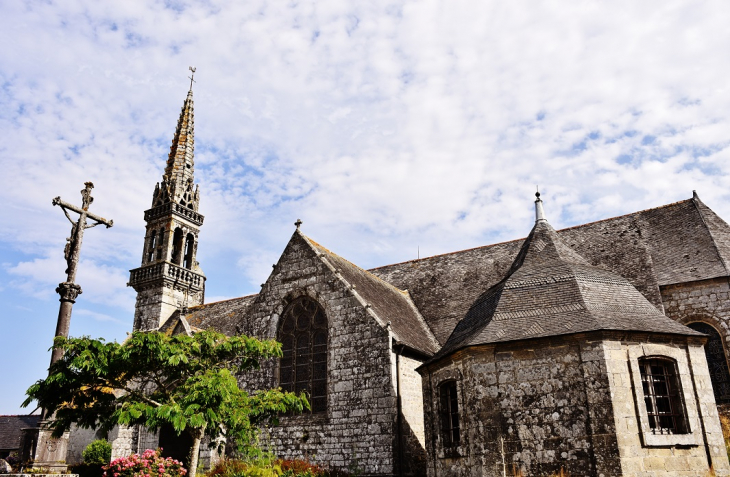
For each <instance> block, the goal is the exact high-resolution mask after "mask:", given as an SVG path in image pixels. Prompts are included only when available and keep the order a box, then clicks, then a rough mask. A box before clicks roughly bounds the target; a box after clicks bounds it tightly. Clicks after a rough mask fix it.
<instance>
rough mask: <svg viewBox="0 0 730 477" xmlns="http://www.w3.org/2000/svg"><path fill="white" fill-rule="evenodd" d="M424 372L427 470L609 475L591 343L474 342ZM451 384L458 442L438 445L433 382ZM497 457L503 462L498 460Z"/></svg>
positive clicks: (609, 446) (601, 369)
mask: <svg viewBox="0 0 730 477" xmlns="http://www.w3.org/2000/svg"><path fill="white" fill-rule="evenodd" d="M434 366H435V367H430V368H429V369H428V370H424V371H423V374H424V394H425V396H426V398H425V407H426V409H425V411H426V419H427V425H426V442H427V450H428V452H429V454H430V455H429V457H430V467H429V469H428V475H431V476H436V475H438V476H447V475H448V476H451V475H453V476H466V475H484V476H502V475H503V471H506V472H507V475H514V473H515V472H516V471H521V472H523V473H524V475H551V474H553V473H558V472H560V471H561V470H563V471H566V472H567V473H568V475H599V474H604V475H616V474H617V470H618V468H619V462H618V459H617V455H616V443H615V438H612V435H613V434H614V432H615V431H614V428H613V416H612V414H611V408H610V405H607V404H606V402H607V401H610V394H609V393H608V380H607V379H606V375H605V366H604V365H603V353H602V349H601V347H600V345H599V344H598V343H591V342H584V343H581V342H577V341H574V340H573V341H571V340H569V339H567V340H565V341H563V340H560V339H553V340H542V341H539V342H537V341H536V342H532V343H530V342H525V343H523V344H520V345H519V346H515V347H510V346H508V345H500V346H498V347H495V346H482V347H474V348H470V349H467V350H464V351H461V352H457V353H455V354H454V355H452V356H451V357H450V358H449V359H444V360H442V361H441V362H440V363H439V365H438V366H436V365H434ZM449 380H454V381H455V382H456V383H457V395H458V403H459V417H460V426H461V441H460V444H459V446H458V447H455V448H448V447H446V446H444V443H443V440H442V436H441V432H440V431H439V426H440V424H439V423H440V416H439V408H440V404H439V386H440V384H441V383H443V382H446V381H449ZM503 463H504V465H503Z"/></svg>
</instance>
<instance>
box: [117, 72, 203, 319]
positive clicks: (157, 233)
mask: <svg viewBox="0 0 730 477" xmlns="http://www.w3.org/2000/svg"><path fill="white" fill-rule="evenodd" d="M190 71H192V72H193V73H195V69H194V68H192V67H191V68H190ZM193 81H194V80H193V79H192V76H191V77H190V90H189V91H188V95H187V98H185V102H184V103H183V107H182V111H181V112H180V118H179V119H178V121H177V129H176V130H175V136H174V137H173V139H172V146H171V147H170V155H169V156H168V158H167V164H166V166H165V172H164V174H163V175H162V182H158V183H157V185H156V186H155V191H154V194H153V196H152V207H151V208H150V209H148V210H146V211H145V213H144V219H145V222H147V234H146V235H145V243H144V247H143V249H142V264H141V266H140V267H139V268H135V269H134V270H130V277H129V285H130V286H131V287H133V288H134V289H135V290H136V291H137V305H136V310H135V318H134V329H135V330H150V329H157V328H158V327H159V326H160V325H162V323H164V322H165V320H167V319H168V318H169V317H170V315H172V313H174V312H175V311H176V310H178V309H180V308H182V307H187V306H195V305H199V304H201V303H203V300H204V296H205V275H204V274H203V271H202V270H201V269H200V264H199V263H198V261H197V260H196V255H197V250H198V234H199V233H200V227H201V226H202V225H203V219H204V217H203V216H202V215H201V214H200V213H199V212H198V203H199V202H200V195H199V190H198V186H197V185H195V183H194V180H195V178H194V176H193V151H194V137H193V124H194V121H193V119H194V118H193V89H192V85H193Z"/></svg>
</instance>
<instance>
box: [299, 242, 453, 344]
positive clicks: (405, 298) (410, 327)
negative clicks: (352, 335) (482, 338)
mask: <svg viewBox="0 0 730 477" xmlns="http://www.w3.org/2000/svg"><path fill="white" fill-rule="evenodd" d="M300 233H301V232H300ZM301 235H302V237H303V238H304V239H305V240H306V241H307V242H308V243H309V244H310V245H311V246H312V248H314V250H315V251H316V252H318V254H319V255H320V256H322V257H325V258H326V259H327V261H329V262H330V264H331V265H332V266H333V267H334V268H335V269H336V270H338V271H339V274H340V277H341V278H343V279H344V280H345V281H346V282H347V283H349V284H350V285H354V287H355V291H356V292H357V293H358V294H359V295H360V296H361V297H362V298H363V300H364V301H365V302H366V303H367V304H369V305H370V306H371V307H372V310H373V312H375V315H376V316H377V317H378V318H380V319H381V320H382V321H383V324H385V323H387V322H390V324H391V330H392V332H393V335H394V336H395V338H396V340H398V341H399V342H401V343H402V344H405V345H406V346H408V347H410V348H411V349H414V350H416V351H420V352H422V353H424V354H426V355H428V356H431V355H433V354H434V353H436V352H437V351H438V349H439V348H440V344H439V342H438V341H437V340H436V338H435V337H434V336H433V333H431V330H430V329H429V327H428V325H427V324H426V321H425V320H424V319H423V317H422V316H421V314H420V313H419V311H418V309H417V308H416V306H415V305H414V304H413V302H412V301H411V298H410V296H409V294H408V292H406V291H403V290H399V289H398V288H396V287H394V286H393V285H391V284H390V283H387V282H385V281H383V280H381V279H380V278H378V277H376V276H375V275H373V274H371V273H369V272H368V271H366V270H363V269H362V268H360V267H358V266H357V265H355V264H353V263H351V262H349V261H347V260H345V259H344V258H342V257H340V256H339V255H337V254H335V253H332V252H331V251H330V250H328V249H326V248H325V247H323V246H321V245H320V244H318V243H317V242H315V241H314V240H312V239H310V238H309V237H306V236H305V235H304V234H301Z"/></svg>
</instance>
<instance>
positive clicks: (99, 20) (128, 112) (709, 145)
mask: <svg viewBox="0 0 730 477" xmlns="http://www.w3.org/2000/svg"><path fill="white" fill-rule="evenodd" d="M728 13H730V4H728V3H727V2H726V1H707V2H702V1H699V2H698V1H692V2H689V1H661V2H660V1H645V2H631V1H617V2H593V1H585V2H571V3H566V2H558V1H554V2H550V1H520V0H518V1H513V2H497V1H487V2H464V1H458V0H456V1H454V0H450V1H445V0H444V1H438V0H419V1H388V0H383V1H381V0H373V1H370V2H342V1H340V0H333V1H327V0H318V1H316V2H315V1H302V2H278V1H257V0H251V1H246V2H237V1H233V0H222V1H218V0H208V1H154V0H146V1H135V0H129V1H124V2H111V1H106V2H98V1H91V0H63V1H53V0H47V1H25V2H24V1H18V0H11V1H7V2H1V3H0V44H1V45H3V46H2V47H1V48H0V131H2V134H0V166H1V167H2V171H3V173H2V174H1V175H0V186H1V187H0V200H2V204H3V206H2V207H0V224H1V225H0V300H2V305H3V311H4V312H3V315H2V322H1V326H2V327H1V330H2V331H0V369H1V370H2V372H0V383H1V384H0V389H1V390H2V392H0V413H2V414H7V413H16V412H23V411H21V410H20V408H19V404H20V402H21V401H22V400H23V394H24V390H25V389H26V388H27V387H28V386H29V385H30V384H31V383H32V382H34V381H35V380H36V379H39V378H42V377H43V376H44V374H45V370H46V368H47V365H48V361H49V359H50V354H49V353H48V352H47V349H48V347H49V346H50V343H51V340H52V336H53V332H54V329H55V321H56V315H57V311H58V297H57V295H56V294H55V292H54V289H55V287H56V286H57V284H58V283H59V282H61V281H63V279H64V274H63V270H64V268H65V266H64V265H65V264H64V261H63V246H64V244H65V238H66V237H67V236H68V234H69V229H70V227H69V224H68V222H67V221H66V218H65V217H64V216H63V214H62V212H61V210H59V209H58V208H57V207H52V206H51V199H52V198H53V197H56V196H59V195H60V196H61V197H62V198H63V199H64V200H66V201H69V202H74V203H78V202H80V195H79V190H80V189H81V188H82V187H83V183H84V182H85V181H89V180H90V181H93V182H94V184H95V186H96V188H95V189H94V194H93V195H94V197H95V201H94V204H93V206H92V211H93V212H95V213H97V214H99V215H102V216H104V217H106V218H110V219H114V224H115V225H114V227H113V228H111V229H108V230H106V229H104V228H94V229H91V230H89V231H88V232H87V234H86V235H85V239H84V247H83V250H82V260H81V265H80V270H79V275H78V283H79V284H80V285H81V287H82V288H83V290H84V293H83V294H82V295H81V296H80V298H79V300H78V301H77V303H76V305H75V308H74V315H73V321H72V325H71V334H72V335H91V336H94V337H104V338H105V339H107V340H114V339H116V340H121V339H123V338H124V336H125V333H126V332H128V331H130V330H131V326H132V316H133V309H134V292H133V290H131V289H129V288H127V287H126V281H127V278H128V270H129V269H131V268H135V267H137V266H138V265H139V263H140V260H141V257H142V238H143V236H144V221H143V211H144V210H145V209H147V208H149V207H150V204H151V199H152V191H153V189H154V184H155V182H156V181H158V180H159V179H160V177H161V174H162V170H163V167H164V163H165V160H166V157H167V152H168V150H169V146H170V141H171V139H172V135H173V132H174V128H175V123H176V120H177V116H178V114H179V111H180V107H181V106H182V102H183V100H184V98H185V94H186V91H187V87H188V80H187V75H188V73H189V72H188V71H187V68H188V66H190V65H194V66H196V67H197V73H196V80H197V83H196V84H195V88H194V89H195V122H196V127H195V131H196V156H195V157H196V178H197V181H198V182H199V183H200V185H201V195H202V198H201V212H202V213H203V214H204V215H205V216H206V220H205V225H204V226H203V228H202V232H201V236H200V246H199V250H198V259H199V261H200V263H201V266H202V268H203V270H204V272H205V273H206V275H207V276H208V282H207V292H206V295H207V301H214V300H217V299H222V298H229V297H234V296H241V295H245V294H250V293H256V292H257V291H258V288H259V285H260V284H261V283H263V282H264V281H265V280H266V278H267V276H268V274H269V273H270V271H271V264H272V263H274V262H276V260H277V258H278V255H279V254H280V253H281V251H282V250H283V247H284V245H285V244H286V242H287V240H288V239H289V236H290V234H291V233H292V231H293V229H294V226H293V223H294V221H295V220H296V219H297V218H301V219H302V220H303V221H304V225H303V230H304V232H305V233H306V234H308V235H309V236H311V237H312V238H314V239H315V240H317V241H318V242H320V243H322V244H323V245H325V246H327V247H328V248H330V249H332V250H333V251H335V252H336V253H339V254H340V255H342V256H344V257H345V258H348V259H349V260H351V261H353V262H355V263H357V264H358V265H360V266H363V267H366V268H369V267H374V266H379V265H384V264H388V263H393V262H399V261H404V260H409V259H412V258H415V257H416V254H417V253H418V250H419V249H420V253H421V256H427V255H434V254H438V253H444V252H449V251H453V250H458V249H463V248H468V247H474V246H478V245H483V244H488V243H492V242H496V241H502V240H507V239H513V238H517V237H521V236H524V235H525V234H526V233H527V232H528V231H529V229H530V227H531V225H532V194H533V193H534V189H535V185H536V184H539V185H540V190H541V192H543V198H544V200H545V208H546V213H547V215H548V217H549V219H550V221H551V222H552V223H553V224H554V225H555V226H557V227H562V226H569V225H574V224H578V223H583V222H587V221H591V220H596V219H601V218H606V217H610V216H614V215H619V214H623V213H628V212H632V211H635V210H639V209H644V208H649V207H654V206H658V205H662V204H665V203H669V202H673V201H676V200H681V199H686V198H689V197H691V195H692V190H693V189H696V190H697V191H698V193H699V195H700V197H701V198H702V199H703V200H704V201H705V202H706V203H707V204H708V205H710V206H711V207H712V208H714V209H715V210H716V211H717V212H718V213H719V214H720V215H721V216H723V217H725V218H730V205H728V204H729V200H728V199H730V194H728V189H727V187H728V185H729V180H728V172H729V170H730V161H728V158H729V157H730V151H729V150H728V144H730V88H729V87H728V80H727V78H728V77H730V74H729V73H730V65H729V63H728V62H729V61H730V57H728V55H727V45H729V44H730V30H729V29H728V28H726V25H725V23H726V19H727V18H728Z"/></svg>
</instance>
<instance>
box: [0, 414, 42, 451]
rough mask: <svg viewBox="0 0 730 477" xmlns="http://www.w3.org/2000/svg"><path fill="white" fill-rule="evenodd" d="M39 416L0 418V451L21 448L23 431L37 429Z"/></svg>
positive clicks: (27, 415)
mask: <svg viewBox="0 0 730 477" xmlns="http://www.w3.org/2000/svg"><path fill="white" fill-rule="evenodd" d="M39 419H40V416H38V415H31V414H26V415H20V416H18V415H13V416H0V450H16V449H19V448H20V441H21V438H22V436H23V433H22V432H21V429H24V428H26V427H37V426H38V420H39Z"/></svg>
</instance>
